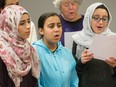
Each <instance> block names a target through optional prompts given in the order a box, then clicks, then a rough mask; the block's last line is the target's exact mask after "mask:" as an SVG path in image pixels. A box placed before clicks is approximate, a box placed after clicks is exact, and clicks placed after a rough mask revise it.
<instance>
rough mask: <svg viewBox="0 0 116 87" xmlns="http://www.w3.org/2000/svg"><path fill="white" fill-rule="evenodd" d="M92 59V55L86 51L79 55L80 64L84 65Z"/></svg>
mask: <svg viewBox="0 0 116 87" xmlns="http://www.w3.org/2000/svg"><path fill="white" fill-rule="evenodd" d="M93 57H94V54H93V53H90V52H88V50H84V51H83V52H82V55H81V62H82V63H83V64H85V63H86V62H88V61H90V60H91V59H92V58H93Z"/></svg>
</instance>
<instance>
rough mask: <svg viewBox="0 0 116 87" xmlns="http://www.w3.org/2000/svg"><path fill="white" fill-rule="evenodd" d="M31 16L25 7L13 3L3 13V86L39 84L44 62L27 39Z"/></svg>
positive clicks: (32, 86)
mask: <svg viewBox="0 0 116 87" xmlns="http://www.w3.org/2000/svg"><path fill="white" fill-rule="evenodd" d="M30 21H31V19H30V15H29V13H28V12H27V11H26V10H25V9H24V8H23V7H21V6H17V5H10V6H7V7H6V8H4V9H3V10H2V12H1V15H0V86H1V87H38V86H37V78H39V73H40V65H39V58H38V57H37V54H36V52H35V50H34V48H33V47H32V46H31V45H30V44H29V43H28V41H27V40H26V39H27V38H28V37H29V34H30V26H31V25H30Z"/></svg>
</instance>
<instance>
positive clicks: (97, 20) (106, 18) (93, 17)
mask: <svg viewBox="0 0 116 87" xmlns="http://www.w3.org/2000/svg"><path fill="white" fill-rule="evenodd" d="M96 17H97V18H96ZM92 19H94V21H96V22H100V21H101V20H102V22H104V23H107V22H108V21H109V18H108V17H99V16H92Z"/></svg>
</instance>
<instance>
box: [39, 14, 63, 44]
mask: <svg viewBox="0 0 116 87" xmlns="http://www.w3.org/2000/svg"><path fill="white" fill-rule="evenodd" d="M40 34H41V35H43V41H44V42H45V43H46V44H56V43H57V42H58V41H59V40H60V38H61V34H62V25H61V21H60V19H59V17H58V16H50V17H49V18H47V19H46V21H45V23H44V27H43V29H40Z"/></svg>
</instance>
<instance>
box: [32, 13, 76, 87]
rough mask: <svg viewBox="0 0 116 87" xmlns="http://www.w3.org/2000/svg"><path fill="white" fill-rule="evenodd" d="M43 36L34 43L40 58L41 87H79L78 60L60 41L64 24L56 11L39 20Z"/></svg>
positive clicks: (40, 31) (44, 15)
mask: <svg viewBox="0 0 116 87" xmlns="http://www.w3.org/2000/svg"><path fill="white" fill-rule="evenodd" d="M38 28H39V33H40V34H41V35H42V38H41V39H40V40H38V41H37V42H35V43H34V44H33V46H34V48H35V49H36V51H37V53H38V56H39V58H40V66H41V72H40V79H39V81H38V82H39V85H40V87H78V77H77V74H76V70H75V66H76V62H75V60H74V58H73V55H72V54H71V52H70V51H69V50H68V49H67V48H65V47H63V46H62V44H61V42H60V41H59V40H60V38H61V34H62V24H61V21H60V18H59V16H58V15H57V14H56V13H45V14H43V15H41V16H40V18H39V20H38Z"/></svg>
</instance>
